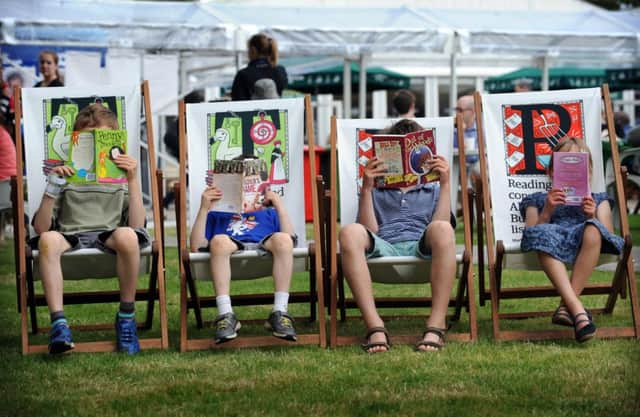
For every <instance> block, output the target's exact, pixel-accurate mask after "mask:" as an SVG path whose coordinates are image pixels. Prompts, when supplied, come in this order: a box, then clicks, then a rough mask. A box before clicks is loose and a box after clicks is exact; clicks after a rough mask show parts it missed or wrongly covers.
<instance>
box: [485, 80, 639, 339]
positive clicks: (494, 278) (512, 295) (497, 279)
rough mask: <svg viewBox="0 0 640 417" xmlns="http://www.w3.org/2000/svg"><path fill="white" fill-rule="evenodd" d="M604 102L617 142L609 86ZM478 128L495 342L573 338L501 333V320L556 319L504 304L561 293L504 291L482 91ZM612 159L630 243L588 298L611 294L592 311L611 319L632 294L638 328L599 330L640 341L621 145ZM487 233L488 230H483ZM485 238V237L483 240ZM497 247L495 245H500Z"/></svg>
mask: <svg viewBox="0 0 640 417" xmlns="http://www.w3.org/2000/svg"><path fill="white" fill-rule="evenodd" d="M601 92H602V99H603V100H604V110H605V115H606V120H607V129H608V131H609V137H615V134H614V132H615V128H614V123H613V109H612V106H611V98H610V96H609V87H608V85H607V84H604V85H603V86H602V88H601ZM474 100H475V112H476V125H477V127H478V145H479V153H480V170H481V177H482V180H481V182H482V184H481V188H480V189H478V192H477V195H476V205H477V208H478V213H479V214H478V222H477V227H478V232H477V233H478V245H483V239H484V237H486V242H487V245H486V251H487V263H488V264H487V267H488V274H489V289H488V290H487V289H486V288H485V275H484V274H485V271H484V264H485V259H484V256H483V253H482V252H480V251H479V255H478V258H479V262H478V269H479V287H480V304H481V305H484V303H485V301H486V300H487V299H490V301H491V321H492V331H493V337H494V338H495V339H496V340H547V339H559V338H573V330H572V329H566V330H545V331H520V330H514V331H505V330H501V329H500V320H501V319H522V318H529V317H540V316H547V317H551V315H552V314H553V311H535V312H518V313H500V311H499V307H500V300H501V299H519V298H540V297H559V295H558V293H557V291H556V290H555V288H554V287H553V286H551V285H547V286H536V287H519V288H513V287H510V288H502V286H501V281H502V269H503V261H504V257H505V255H506V253H505V248H504V245H503V243H502V241H500V240H499V241H497V242H495V241H494V235H493V223H492V221H493V220H492V211H491V195H490V192H486V191H484V190H490V188H489V182H488V181H489V180H488V178H487V173H488V167H487V155H486V144H485V141H484V130H483V119H482V100H481V95H480V93H479V92H475V94H474ZM611 157H612V161H613V166H614V175H615V184H616V203H617V204H618V207H619V209H620V229H621V232H622V237H623V239H624V247H623V252H622V255H621V256H620V258H619V261H618V264H617V267H616V270H615V273H614V275H613V279H612V282H611V283H610V284H589V283H588V284H587V286H586V287H585V289H584V291H583V292H582V295H594V294H608V299H607V302H606V305H605V307H604V308H598V309H591V311H592V312H594V313H605V314H611V313H612V312H613V308H614V306H615V303H616V299H617V297H618V295H622V296H623V298H624V295H625V294H626V291H627V289H628V290H629V298H630V304H631V316H632V317H631V318H632V320H633V325H632V326H624V327H598V337H600V338H616V337H635V338H638V337H640V313H639V312H640V309H639V308H638V292H637V285H636V281H635V273H634V269H633V260H632V258H631V246H632V243H631V235H630V232H629V218H628V215H627V204H626V197H625V195H624V182H623V177H622V170H621V169H620V158H619V153H618V146H617V144H616V143H615V141H612V142H611ZM483 229H484V230H483ZM483 234H484V235H483ZM494 245H495V246H494Z"/></svg>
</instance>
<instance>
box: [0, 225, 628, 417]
mask: <svg viewBox="0 0 640 417" xmlns="http://www.w3.org/2000/svg"><path fill="white" fill-rule="evenodd" d="M638 217H640V216H632V225H634V228H635V229H636V234H639V233H637V232H638V231H639V230H638V229H640V222H639V221H638ZM176 258H177V253H176V250H175V248H170V249H169V250H168V251H167V274H166V275H167V292H168V293H167V303H168V306H167V307H168V315H169V326H170V339H171V348H170V350H168V351H146V352H142V353H141V354H139V355H137V356H135V357H128V356H124V355H119V354H115V353H99V354H82V353H74V354H70V355H63V356H62V357H58V358H51V357H48V356H47V355H30V356H22V355H21V353H20V333H19V322H20V321H19V315H18V313H17V310H16V293H15V271H14V266H13V253H12V245H11V242H5V243H4V244H0V329H1V330H0V354H1V357H2V360H1V361H0V393H2V394H1V395H0V416H54V415H55V416H59V415H67V416H147V415H155V416H191V415H202V416H204V415H221V416H258V415H266V416H300V415H307V416H329V415H331V416H364V415H375V416H431V415H433V416H523V415H527V416H581V417H582V416H637V415H638V410H639V409H640V377H639V375H640V342H638V341H637V340H594V341H592V342H590V343H588V344H585V345H578V344H576V343H575V342H573V341H571V340H564V341H555V342H536V343H527V342H513V343H504V342H503V343H496V342H494V341H492V339H491V337H490V335H491V321H490V304H487V306H485V307H480V308H479V328H480V340H479V341H478V342H477V343H473V344H469V343H455V342H450V343H448V344H447V347H446V349H445V350H444V351H442V352H440V353H438V354H418V353H416V352H414V351H413V350H412V348H411V347H410V346H406V345H395V346H394V347H393V349H392V352H390V353H389V354H381V355H366V354H364V353H363V352H362V351H361V350H360V349H359V348H358V347H357V346H349V347H340V348H338V349H335V350H331V349H326V350H325V349H320V348H317V347H303V346H291V347H287V348H262V349H244V350H231V351H203V352H188V353H179V352H178V351H177V342H178V309H179V294H178V279H177V263H176ZM609 277H610V276H609V275H608V274H606V273H594V275H593V277H592V281H600V280H604V281H606V280H608V279H609ZM504 283H505V285H511V283H518V284H523V283H537V284H546V279H545V278H544V276H542V275H541V274H539V273H532V272H522V271H508V272H507V273H506V276H505V279H504ZM113 285H114V283H113V281H111V280H106V281H98V282H96V281H92V280H88V281H82V282H72V283H65V286H66V288H67V289H95V288H113ZM271 285H272V284H271V282H270V280H268V279H263V280H256V281H245V282H237V283H235V282H234V284H233V291H234V292H235V293H239V292H241V291H243V290H254V291H263V290H266V291H271ZM294 288H295V289H303V288H305V279H304V277H303V276H296V279H294ZM426 288H427V287H426V286H424V285H403V286H388V285H376V286H375V289H376V292H377V293H378V294H395V295H409V294H416V293H418V292H424V293H427V292H428V290H427V289H426ZM199 290H201V293H203V294H211V293H212V289H211V284H209V283H202V284H200V285H199ZM584 300H585V303H586V304H587V305H588V306H591V307H594V306H598V305H601V304H602V303H603V302H604V298H603V297H585V298H584ZM537 303H541V304H542V305H543V308H546V309H553V308H554V307H555V305H556V304H557V299H549V300H528V301H518V302H505V303H503V306H502V307H503V308H504V309H505V310H507V311H508V310H512V311H516V310H522V309H526V308H528V307H532V306H534V305H539V304H537ZM628 304H629V303H628V300H619V301H618V304H617V306H616V309H615V311H614V313H613V314H612V315H611V316H607V317H605V316H602V315H599V316H596V320H597V322H598V324H602V325H604V324H607V325H609V324H613V325H628V324H630V318H629V306H628ZM115 308H116V306H115V305H111V306H98V305H93V306H82V307H76V306H69V307H68V308H67V313H68V316H69V317H70V319H71V320H72V324H73V323H76V324H77V323H80V322H83V323H85V322H87V321H89V322H94V321H95V322H97V321H101V320H111V318H112V317H113V313H114V311H115ZM292 309H293V312H294V314H296V315H301V314H304V313H305V307H304V306H292ZM238 310H239V315H240V317H241V319H242V318H243V317H248V316H249V315H256V317H266V315H267V314H268V307H252V308H240V309H238ZM138 311H139V312H140V313H141V312H142V311H143V304H141V303H139V304H138ZM156 312H157V310H156ZM350 314H351V315H353V314H355V312H350ZM214 315H215V311H213V310H212V309H209V310H206V311H205V319H207V320H211V319H212V318H213V317H214ZM38 316H39V322H40V323H41V324H42V325H44V324H46V323H47V322H48V317H47V316H48V314H47V311H46V309H45V308H41V309H39V313H38ZM466 320H467V317H466V315H463V318H462V321H461V322H460V323H458V324H456V325H454V326H453V328H452V329H451V332H456V331H462V330H463V329H465V328H466V325H467V321H466ZM387 324H388V327H389V329H390V331H391V333H392V337H393V335H394V334H401V333H403V334H415V336H416V338H417V337H418V335H419V334H420V332H421V329H422V327H423V325H424V324H423V323H422V322H421V320H404V321H400V320H390V321H389V322H388V323H387ZM308 327H309V326H308V325H304V324H303V323H298V329H299V331H303V330H305V329H306V328H308ZM505 327H506V328H514V329H515V328H527V329H549V328H551V327H552V326H551V324H550V323H549V319H548V318H544V319H531V320H524V321H515V322H512V323H509V324H508V325H506V326H505ZM189 331H190V334H192V335H196V336H197V337H211V336H212V329H204V330H201V331H199V330H197V329H195V325H194V321H193V317H192V316H190V329H189ZM263 332H264V330H262V329H261V328H260V326H257V325H256V326H247V328H244V327H243V330H242V331H241V335H242V334H264V333H263ZM363 333H364V329H363V326H362V323H361V322H359V321H348V322H346V323H345V324H343V325H341V326H340V334H350V335H362V334H363ZM158 334H159V330H158V326H157V324H156V325H155V327H154V328H153V329H152V330H151V331H149V332H145V333H143V335H145V336H146V335H158ZM104 335H106V336H107V337H111V336H113V333H112V332H104V333H92V334H86V333H84V332H76V333H74V336H75V338H76V339H77V340H91V339H94V338H97V337H99V336H104ZM31 340H32V341H34V342H42V343H46V336H44V335H43V336H35V337H34V336H32V337H31Z"/></svg>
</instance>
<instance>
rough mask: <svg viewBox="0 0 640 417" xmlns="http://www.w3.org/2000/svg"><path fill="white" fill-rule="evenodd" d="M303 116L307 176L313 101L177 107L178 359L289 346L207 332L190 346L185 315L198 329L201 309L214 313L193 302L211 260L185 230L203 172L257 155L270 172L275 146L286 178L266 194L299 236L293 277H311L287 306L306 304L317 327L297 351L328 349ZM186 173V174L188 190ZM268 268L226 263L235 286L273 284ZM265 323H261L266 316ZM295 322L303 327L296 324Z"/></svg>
mask: <svg viewBox="0 0 640 417" xmlns="http://www.w3.org/2000/svg"><path fill="white" fill-rule="evenodd" d="M305 115H306V132H307V139H308V145H309V158H310V164H311V172H315V143H314V136H313V121H312V112H311V101H310V98H309V97H308V96H307V97H306V98H305V99H302V98H295V99H278V100H256V101H238V102H226V103H225V102H223V103H198V104H187V105H186V107H185V105H184V103H180V108H179V131H180V181H179V184H178V185H177V186H176V188H175V190H176V191H177V194H176V199H177V200H176V201H177V204H176V219H177V227H178V248H179V257H180V350H181V351H185V350H198V349H210V348H239V347H247V346H267V345H291V344H292V342H288V341H284V340H282V339H277V338H275V337H273V336H271V335H266V334H265V335H264V336H245V335H244V334H243V333H242V332H241V333H240V334H239V336H238V338H236V339H234V340H232V341H229V342H226V343H223V344H215V343H214V341H213V338H212V336H213V331H212V329H209V330H210V331H209V332H207V334H206V336H207V337H206V339H205V338H203V337H202V336H200V338H192V339H190V338H189V336H188V322H187V319H188V312H189V310H190V309H191V310H193V312H194V315H195V318H196V325H197V328H202V327H204V324H205V322H204V320H203V312H202V309H203V308H205V307H215V297H213V296H199V295H198V281H206V282H207V285H209V286H210V285H212V284H211V283H212V277H211V272H210V268H209V259H210V255H209V253H208V252H190V245H189V243H188V234H187V226H188V225H192V224H193V221H194V220H195V218H196V214H197V211H198V207H199V203H200V197H201V194H202V191H203V190H204V188H205V186H206V184H205V180H204V179H205V173H206V171H207V169H208V159H209V158H212V159H213V160H214V161H215V160H217V159H232V158H233V157H234V156H237V155H239V154H255V155H257V156H259V157H260V158H261V159H264V160H265V161H269V162H268V164H269V165H271V162H270V160H271V154H272V150H273V149H275V148H274V146H275V145H274V144H275V142H277V141H280V142H281V144H280V149H281V151H282V152H283V155H284V158H283V160H284V164H283V166H284V167H285V171H286V173H287V174H286V182H285V181H282V177H279V178H280V179H279V180H277V181H275V182H272V186H271V189H272V190H275V191H276V192H280V191H281V193H282V194H281V195H282V199H283V201H284V203H285V206H286V208H287V211H288V212H289V215H290V217H291V221H292V223H293V226H294V230H295V232H296V234H297V236H298V245H297V246H296V247H294V250H293V256H294V272H296V271H308V273H309V290H308V291H301V292H292V293H290V297H289V303H309V307H310V314H309V317H306V318H305V319H306V320H310V321H316V322H317V331H316V332H315V333H307V334H298V340H297V342H295V344H298V345H300V344H315V345H319V346H323V347H324V346H326V329H325V316H324V314H325V313H324V295H323V294H324V293H323V287H322V259H321V254H320V248H319V245H317V244H314V242H313V241H307V239H306V231H305V216H304V193H308V192H311V193H312V204H313V212H314V216H313V217H314V223H313V230H314V236H320V229H319V223H318V221H317V219H318V215H317V211H318V200H317V192H316V183H315V182H314V181H312V182H311V189H306V188H305V185H304V183H303V178H304V176H303V150H304V142H303V140H304V130H303V128H304V123H305ZM185 128H186V131H185ZM185 136H186V137H185ZM216 138H217V140H216ZM216 142H221V143H220V144H218V143H216ZM211 145H213V146H211ZM187 155H188V156H187ZM187 167H188V169H189V181H188V190H187ZM187 205H188V207H187ZM271 267H272V258H271V256H268V255H267V256H264V255H260V253H258V252H257V251H254V250H244V251H240V252H238V253H235V254H233V255H232V256H231V278H232V281H235V280H243V279H255V278H260V277H266V276H270V275H271ZM294 278H295V277H294ZM231 300H232V304H233V305H234V306H241V305H269V304H271V303H272V302H273V293H268V294H238V295H236V294H235V293H234V291H233V289H232V291H231ZM316 305H317V307H316ZM316 308H317V311H316ZM316 315H317V319H316ZM264 316H265V317H266V314H265V315H264ZM212 318H213V317H212ZM239 319H240V321H242V322H243V323H247V322H259V323H262V322H264V317H263V318H262V319H256V320H248V318H247V317H242V315H241V316H240V317H239ZM296 320H297V321H298V322H300V321H301V319H300V318H296Z"/></svg>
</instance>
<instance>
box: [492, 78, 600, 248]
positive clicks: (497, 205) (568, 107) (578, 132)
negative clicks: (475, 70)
mask: <svg viewBox="0 0 640 417" xmlns="http://www.w3.org/2000/svg"><path fill="white" fill-rule="evenodd" d="M601 103H602V100H601V94H600V89H599V88H590V89H576V90H558V91H544V92H532V93H514V94H493V95H483V96H482V110H483V113H482V120H483V122H484V131H485V135H484V136H485V143H486V147H487V162H488V165H489V168H488V169H489V173H488V174H489V184H490V189H491V204H492V207H491V208H492V211H493V229H494V233H495V240H496V241H498V240H502V241H503V243H504V245H505V248H506V249H507V250H519V249H520V240H521V238H522V231H523V229H524V219H523V218H522V216H521V215H520V211H519V204H520V201H522V199H523V198H524V197H526V196H527V195H529V194H533V193H535V192H538V191H548V190H549V189H550V188H551V180H550V178H549V176H548V175H547V166H548V165H549V160H550V159H551V153H552V152H551V151H552V149H553V147H554V146H555V145H556V144H557V143H558V142H560V141H562V140H563V139H564V138H570V137H573V138H578V139H583V140H586V141H587V146H588V147H589V149H590V150H591V155H592V157H593V171H592V174H591V189H592V191H594V192H599V191H604V190H605V184H604V170H603V163H602V144H601V139H600V132H601V125H600V121H601V111H602V109H601V107H602V105H601Z"/></svg>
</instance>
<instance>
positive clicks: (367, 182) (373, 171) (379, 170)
mask: <svg viewBox="0 0 640 417" xmlns="http://www.w3.org/2000/svg"><path fill="white" fill-rule="evenodd" d="M386 173H387V166H386V165H385V164H384V162H383V161H382V160H381V159H378V158H377V157H373V158H371V159H370V160H369V162H367V165H366V166H365V167H364V175H363V178H362V189H363V190H371V189H372V188H373V183H374V180H375V178H376V177H380V176H382V175H384V174H386Z"/></svg>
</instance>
